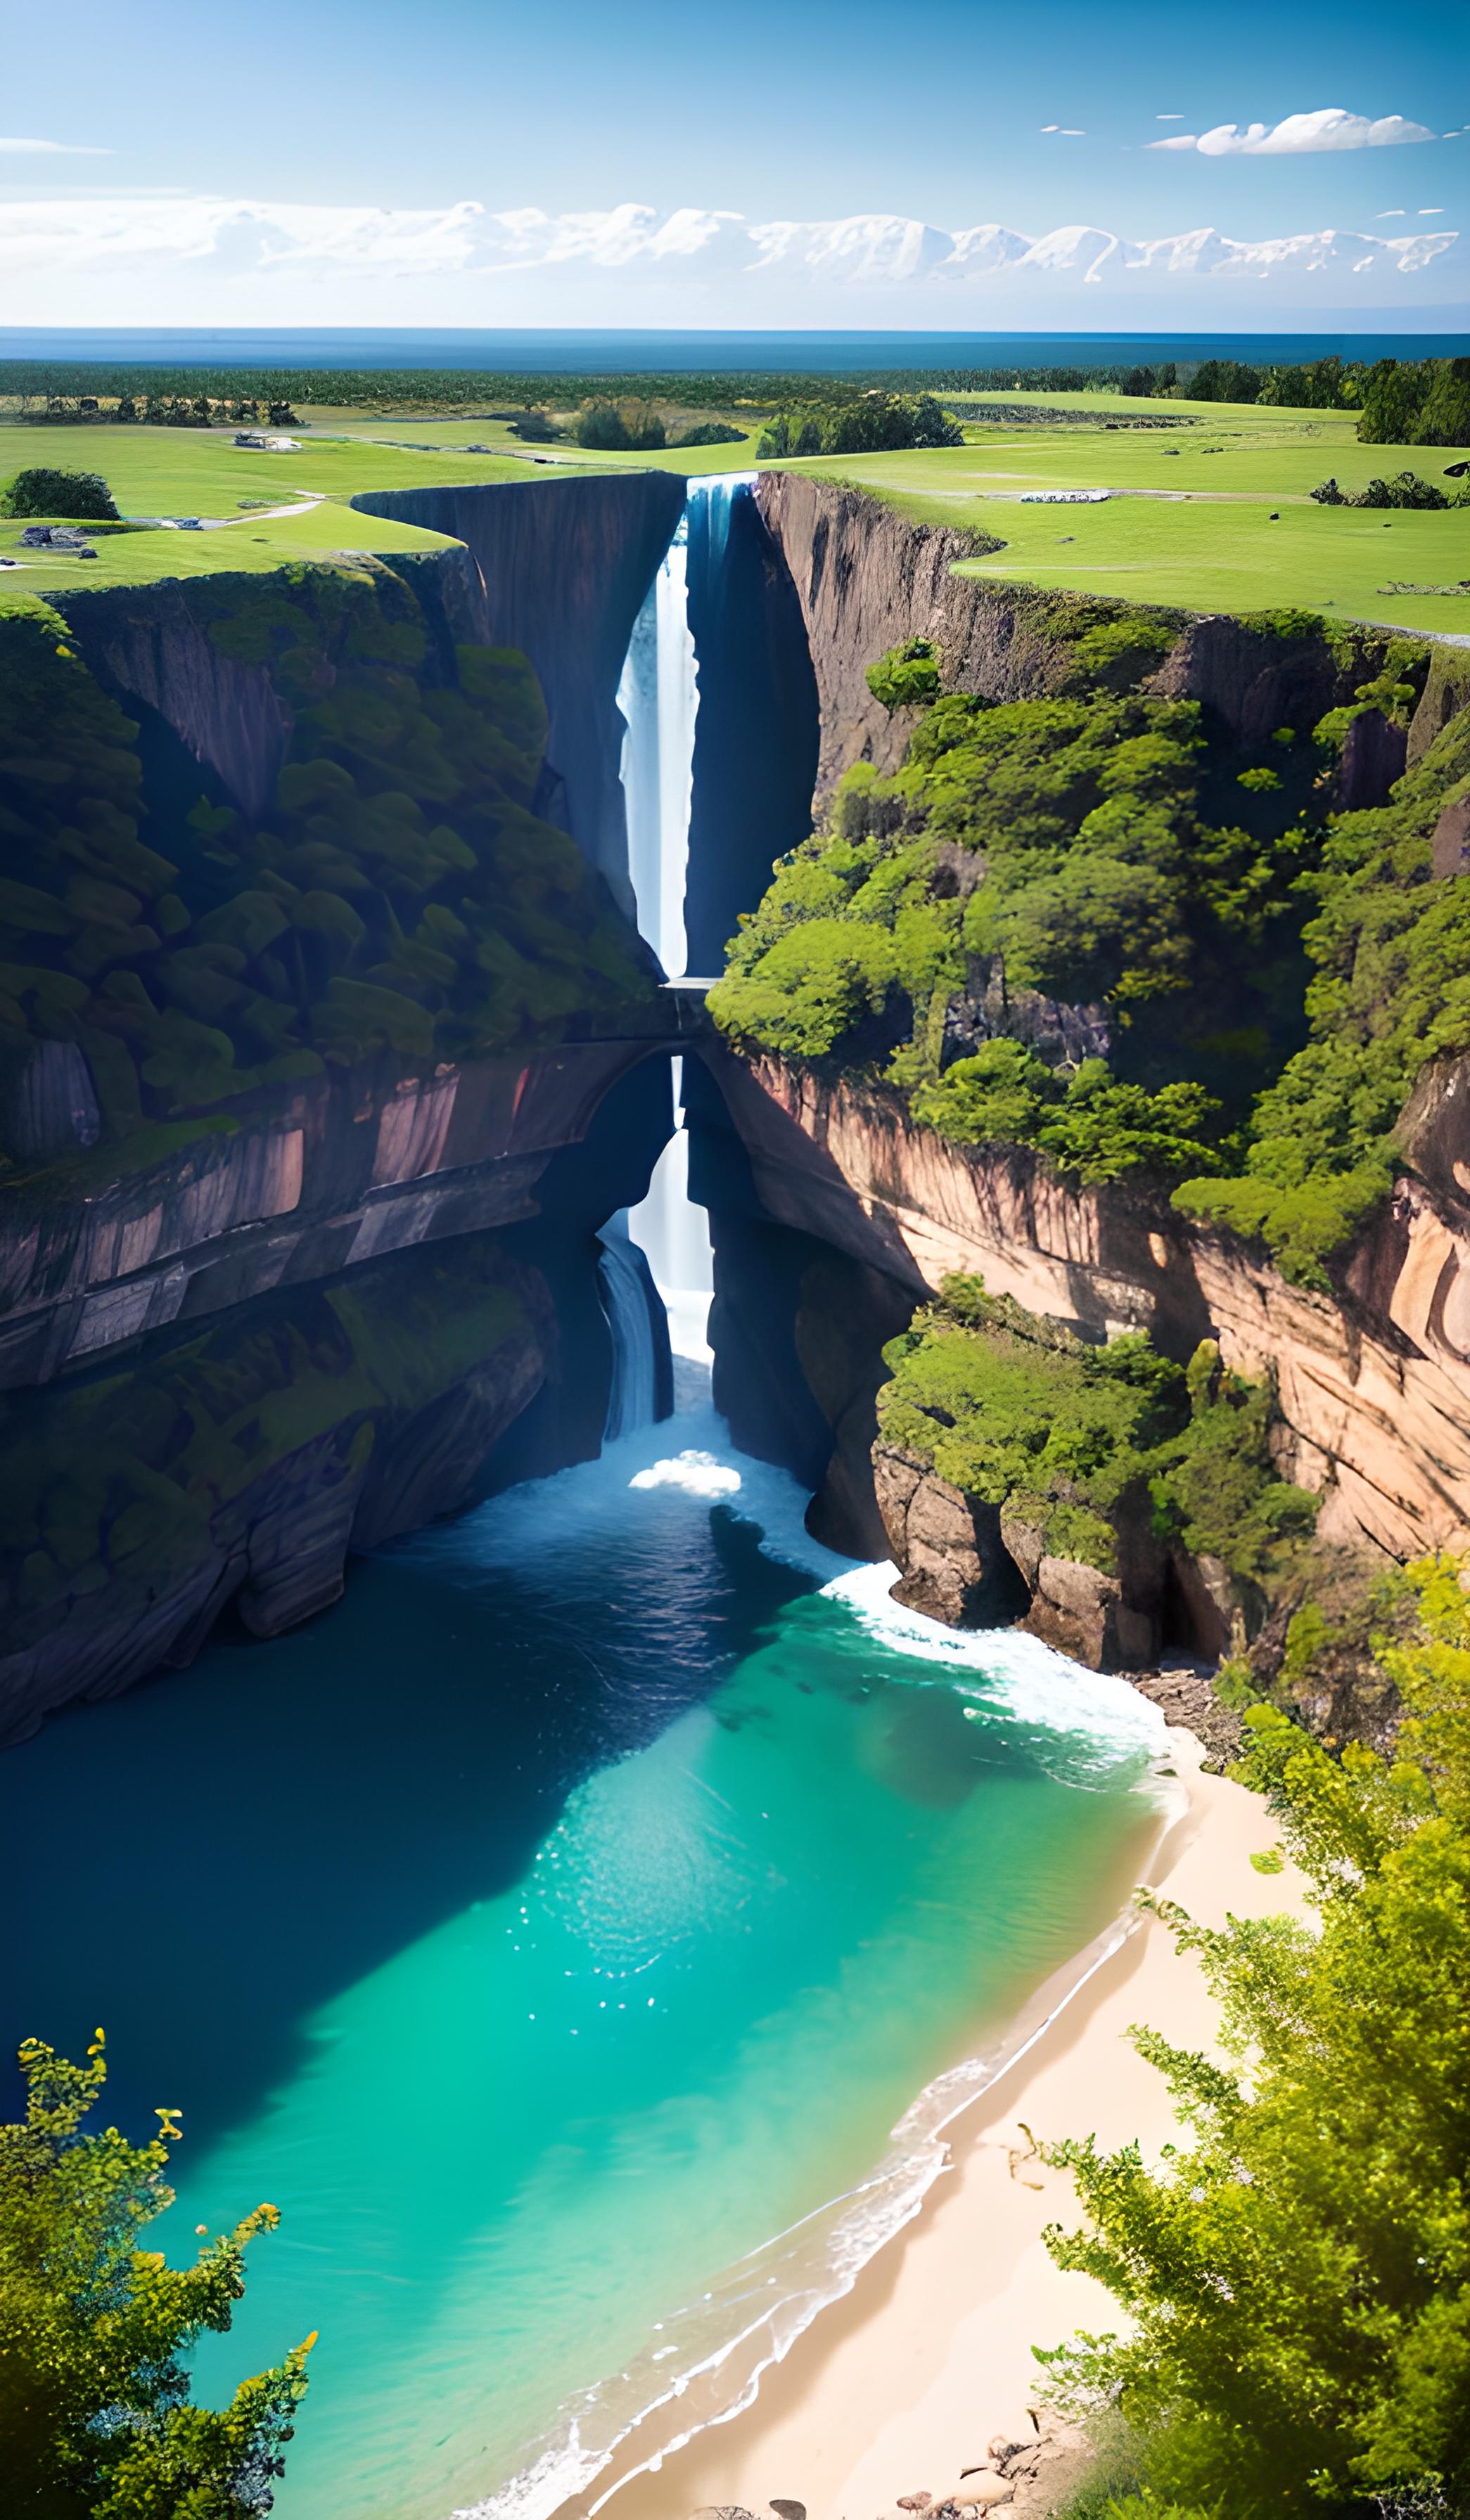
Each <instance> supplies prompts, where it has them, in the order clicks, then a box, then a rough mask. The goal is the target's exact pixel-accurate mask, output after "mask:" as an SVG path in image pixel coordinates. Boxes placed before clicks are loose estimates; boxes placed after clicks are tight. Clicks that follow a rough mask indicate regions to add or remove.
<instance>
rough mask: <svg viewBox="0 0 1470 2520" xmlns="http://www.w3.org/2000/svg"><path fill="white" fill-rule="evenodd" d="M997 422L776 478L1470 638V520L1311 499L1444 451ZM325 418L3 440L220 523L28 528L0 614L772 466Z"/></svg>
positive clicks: (1318, 436) (1140, 589)
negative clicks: (627, 487)
mask: <svg viewBox="0 0 1470 2520" xmlns="http://www.w3.org/2000/svg"><path fill="white" fill-rule="evenodd" d="M996 399H997V401H1000V400H1003V403H1004V406H1005V410H1004V413H1003V414H1002V415H1001V416H999V417H997V418H995V419H988V418H986V417H984V416H982V417H981V418H979V419H977V420H976V421H974V422H973V423H970V424H967V426H966V432H965V444H964V445H963V446H959V447H953V448H935V449H926V450H913V451H906V452H903V453H896V454H888V455H870V456H841V457H814V458H808V459H805V460H804V461H798V460H793V459H787V460H785V461H784V462H783V464H782V467H781V469H782V470H788V471H792V472H813V473H815V474H817V475H818V476H820V477H822V478H824V479H829V480H838V481H843V482H847V483H850V484H851V485H852V486H853V487H855V488H859V489H863V490H866V491H869V492H870V493H872V494H873V495H874V496H875V497H878V498H880V499H883V500H885V501H886V502H888V503H889V504H891V505H893V506H895V507H896V508H898V509H899V510H900V511H901V512H902V513H903V514H904V515H907V516H910V517H914V518H915V519H917V520H921V521H924V522H929V523H936V524H948V525H957V526H960V527H965V528H971V529H974V530H976V531H977V532H980V533H984V534H987V535H989V536H993V537H994V538H995V539H996V540H997V541H998V542H1000V543H1001V544H1002V545H1003V546H1004V548H1003V549H1002V550H1000V551H996V552H993V553H990V554H988V555H987V556H985V557H982V558H978V559H976V560H974V561H966V562H961V563H960V565H961V567H962V569H963V570H964V571H965V572H966V573H971V572H973V573H976V574H980V575H984V576H987V577H993V578H997V579H1006V578H1022V579H1025V580H1027V581H1028V582H1030V583H1032V584H1034V585H1037V586H1041V587H1046V588H1058V589H1061V588H1075V589H1077V590H1079V591H1081V592H1092V593H1096V594H1106V595H1113V596H1120V597H1126V598H1131V599H1132V600H1133V601H1135V602H1138V603H1140V604H1162V605H1171V606H1178V607H1184V608H1187V609H1194V610H1200V611H1240V610H1256V609H1261V608H1263V607H1278V606H1282V605H1295V606H1302V607H1307V608H1309V609H1310V610H1314V611H1321V612H1325V613H1333V614H1336V615H1337V616H1338V617H1339V618H1341V619H1349V620H1361V621H1370V622H1376V623H1381V624H1385V625H1387V626H1390V627H1393V628H1397V629H1403V630H1414V631H1418V632H1421V633H1423V632H1428V633H1431V634H1436V635H1438V636H1440V637H1447V636H1448V637H1466V636H1470V507H1465V508H1461V509H1457V510H1452V511H1448V512H1444V511H1438V512H1427V511H1412V510H1410V511H1401V510H1389V511H1384V510H1378V509H1358V510H1355V509H1350V508H1341V507H1339V508H1329V507H1321V506H1318V505H1316V504H1315V503H1314V502H1313V501H1312V499H1311V496H1310V493H1311V491H1312V489H1313V488H1314V487H1315V486H1316V484H1317V483H1318V482H1320V481H1322V480H1324V479H1326V478H1328V477H1329V476H1331V477H1334V478H1335V479H1336V480H1337V482H1338V484H1339V486H1340V488H1341V489H1342V490H1343V491H1344V492H1345V493H1347V494H1350V495H1351V494H1353V493H1355V492H1357V491H1360V490H1362V489H1363V488H1364V487H1365V486H1366V484H1367V483H1368V482H1369V481H1370V480H1371V479H1372V478H1373V477H1374V476H1375V475H1376V474H1380V473H1382V474H1394V473H1397V472H1404V471H1408V472H1417V473H1419V474H1421V475H1422V476H1423V477H1424V478H1426V479H1429V480H1432V481H1436V482H1439V481H1441V479H1442V476H1443V474H1444V472H1445V466H1446V460H1447V459H1446V451H1445V449H1443V448H1439V447H1412V446H1360V445H1359V444H1358V443H1357V438H1356V421H1355V415H1354V414H1353V413H1352V412H1328V411H1313V412H1303V411H1297V410H1285V409H1282V410H1276V409H1272V408H1270V407H1266V406H1262V405H1251V406H1245V405H1232V404H1221V403H1195V404H1191V403H1186V402H1172V401H1171V402H1143V401H1139V400H1138V399H1137V398H1131V399H1130V398H1127V397H1125V396H1123V395H1117V394H1109V393H1086V394H1080V393H1079V394H1045V395H1042V394H1034V393H1032V394H1029V393H1025V392H1021V391H1017V392H1015V393H1010V394H1006V395H1005V396H1003V397H997V398H996ZM960 401H961V406H962V407H963V408H974V407H975V406H974V404H973V403H972V402H971V401H970V398H968V397H960ZM981 409H982V412H983V409H984V406H983V404H982V405H981ZM1017 415H1020V416H1019V417H1018V416H1017ZM313 417H314V418H315V419H316V420H317V422H318V424H321V423H329V425H330V430H331V433H330V434H328V433H327V429H326V427H320V433H319V432H318V428H307V429H303V430H302V433H301V436H300V442H299V447H298V448H296V449H294V450H291V451H288V452H283V453H279V454H275V453H261V452H256V451H253V450H250V449H245V448H238V447H236V446H235V445H234V443H233V432H231V431H227V430H223V429H198V430H195V429H180V428H146V427H97V428H90V427H76V426H73V425H67V426H62V427H48V426H46V425H44V424H37V425H32V424H29V423H24V422H15V423H9V424H7V425H5V426H3V427H0V479H4V478H6V477H8V476H9V475H10V473H12V472H17V471H19V470H20V469H21V468H22V467H23V466H25V465H42V464H44V465H57V466H62V467H70V468H75V469H80V470H89V471H90V470H96V471H99V472H103V473H105V475H106V477H107V479H108V481H109V482H110V484H111V486H112V490H113V494H114V497H115V500H116V503H117V506H118V508H119V510H120V511H121V513H122V515H123V517H124V518H128V517H203V518H205V519H207V520H208V525H207V530H206V531H204V532H201V533H194V532H190V531H183V532H180V531H177V530H174V529H172V528H168V527H164V528H154V529H144V530H139V531H129V532H126V533H117V532H113V533H111V534H104V535H101V536H100V537H99V538H98V539H97V540H96V545H95V548H96V552H97V557H96V559H95V560H92V561H84V562H83V561H77V560H76V559H75V558H74V557H71V556H69V555H67V554H64V553H63V554H57V555H55V556H48V555H47V554H46V553H44V552H34V553H30V552H27V553H24V554H23V553H22V552H21V550H20V536H21V527H20V525H19V524H4V523H0V558H7V557H8V558H13V559H15V560H17V561H19V562H20V563H21V564H20V565H19V566H17V567H14V568H8V569H6V570H5V571H4V573H3V576H0V607H5V606H7V605H10V606H14V605H15V603H16V602H17V601H19V600H22V599H23V598H26V597H35V596H40V597H44V596H45V595H47V594H48V593H50V592H51V591H53V590H54V589H57V588H60V587H63V586H69V585H74V584H77V583H84V584H87V585H103V586H106V585H130V584H137V583H140V582H143V581H146V580H148V579H151V578H156V577H192V576H200V575H204V574H207V573H211V572H213V571H215V570H219V569H231V570H252V571H259V570H269V569H273V568H277V567H280V566H281V565H283V563H285V562H289V561H300V560H305V559H314V560H326V559H329V558H330V557H331V556H332V555H333V554H334V553H337V552H342V553H345V554H347V555H353V554H358V553H361V552H364V551H367V552H372V553H385V554H387V553H391V552H394V551H413V550H432V549H433V548H435V546H436V543H437V542H438V541H439V539H440V538H439V537H437V536H436V535H433V534H430V533H426V532H424V531H422V530H420V529H419V528H417V527H414V526H410V525H400V524H394V523H391V522H390V521H388V520H386V519H384V518H382V517H364V516H360V515H358V514H356V513H354V512H352V511H350V509H349V507H348V502H349V501H350V499H351V497H352V495H353V494H354V493H355V492H357V491H359V490H370V489H372V490H377V489H390V488H395V487H400V486H401V487H412V486H418V485H425V484H439V483H455V482H485V481H526V480H532V479H536V478H545V477H546V476H547V474H548V473H550V472H579V473H588V472H624V471H629V470H631V471H635V472H636V471H641V470H646V469H648V468H650V467H656V468H657V469H658V470H660V471H667V472H681V473H684V474H686V475H688V476H690V477H698V476H699V475H701V474H705V473H711V472H738V471H741V470H745V469H748V468H751V469H754V468H755V466H756V465H757V462H758V458H757V455H756V446H757V443H758V430H756V429H753V433H752V435H751V437H750V438H749V440H748V441H747V443H746V444H745V445H743V446H740V445H735V446H703V447H682V448H668V449H661V450H659V451H657V452H654V453H627V454H603V453H599V454H590V453H583V452H582V451H581V450H579V449H578V448H577V447H576V446H575V445H574V444H573V443H572V442H570V441H568V440H563V441H560V442H558V443H555V444H553V445H551V446H548V447H535V448H532V447H529V446H527V445H525V444H523V443H522V442H521V441H519V440H518V439H517V438H515V437H514V436H513V435H512V433H511V431H510V428H509V427H508V426H507V424H506V422H505V421H504V420H503V419H491V418H490V417H489V416H488V415H486V414H479V415H477V414H475V413H474V412H471V413H469V414H465V415H460V416H456V417H452V418H446V419H445V418H435V419H428V418H422V417H418V416H414V415H410V416H408V417H406V418H396V417H388V418H385V417H383V416H381V415H375V414H371V413H367V412H355V411H347V412H338V411H333V412H331V413H330V414H327V413H325V412H323V413H321V414H317V415H313ZM1140 423H1142V424H1145V425H1142V426H1140V425H1139V424H1140ZM1129 424H1131V425H1129ZM742 425H745V423H744V421H743V422H742ZM288 433H294V432H288ZM473 450H481V451H473ZM762 469H764V468H762ZM1065 489H1079V490H1080V489H1101V490H1106V491H1107V492H1108V493H1109V496H1108V497H1107V499H1106V500H1105V501H1103V502H1101V503H1099V504H1096V505H1089V506H1076V507H1065V508H1057V507H1050V506H1036V505H1030V504H1027V494H1028V493H1034V492H1037V491H1045V490H1065Z"/></svg>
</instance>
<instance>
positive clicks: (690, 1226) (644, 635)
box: [618, 472, 755, 1364]
mask: <svg viewBox="0 0 1470 2520" xmlns="http://www.w3.org/2000/svg"><path fill="white" fill-rule="evenodd" d="M754 478H755V475H754V474H753V473H745V472H742V473H723V474H714V475H712V476H710V477H708V478H706V479H704V480H695V481H691V483H690V485H689V497H688V505H687V508H686V513H685V516H684V517H683V519H682V520H681V521H680V524H679V527H678V530H677V532H676V533H675V535H674V539H673V541H672V543H671V544H670V545H669V548H668V550H667V552H666V555H665V558H664V561H663V562H662V563H661V565H660V568H659V572H658V575H657V576H656V578H655V579H654V582H653V585H652V587H651V588H650V589H649V593H648V597H647V600H646V602H645V604H644V606H643V609H642V611H641V612H640V613H639V615H638V619H637V621H636V623H635V624H634V628H633V635H632V638H631V640H630V641H629V643H628V652H627V659H626V662H625V663H624V665H623V669H622V679H621V681H620V684H619V687H618V705H619V707H620V710H621V712H622V716H623V720H624V724H625V727H626V733H625V735H624V738H623V745H622V787H623V794H624V798H625V800H626V810H627V825H628V872H629V874H630V876H631V877H632V884H633V891H634V893H635V895H636V897H637V903H638V925H639V928H640V930H641V932H642V934H643V935H644V936H645V937H646V939H647V941H648V943H649V944H650V945H651V946H652V947H653V949H654V952H655V953H656V954H657V955H658V957H659V960H660V962H661V963H662V964H663V966H664V969H665V971H666V973H667V975H668V976H669V978H670V979H679V978H682V977H683V975H684V973H685V970H686V968H687V963H686V947H685V932H684V893H685V884H686V879H687V875H688V866H689V815H690V807H691V803H692V800H693V793H694V731H695V719H696V717H697V714H698V711H699V668H698V665H697V663H696V659H695V650H694V639H693V636H692V633H691V631H690V627H689V518H690V515H691V513H693V514H694V515H695V516H696V517H697V518H698V522H699V525H700V540H701V553H702V566H703V567H704V568H705V569H706V570H707V571H708V570H710V569H712V568H716V567H717V566H718V562H719V558H720V556H721V555H722V553H723V550H724V546H725V541H726V538H727V535H728V532H729V519H730V511H731V507H732V504H733V501H734V499H735V496H736V493H737V492H738V491H739V490H740V489H741V488H742V487H743V486H744V484H745V483H747V482H748V481H751V480H753V479H754ZM672 1066H673V1091H674V1101H675V1105H676V1106H681V1099H682V1088H683V1060H682V1059H678V1058H676V1059H674V1060H673V1062H672ZM680 1119H681V1120H682V1109H681V1108H680ZM628 1231H629V1233H630V1235H631V1237H632V1239H633V1241H634V1243H635V1244H637V1245H638V1246H639V1247H640V1248H641V1249H642V1250H643V1251H644V1252H645V1253H646V1254H647V1257H648V1263H649V1267H650V1269H651V1270H652V1272H653V1278H654V1283H655V1285H656V1286H657V1287H658V1290H659V1293H660V1295H661V1296H662V1298H663V1300H664V1303H665V1305H666V1309H667V1313H668V1325H669V1338H670V1343H671V1345H672V1348H673V1351H674V1354H675V1355H676V1356H682V1357H687V1358H690V1359H692V1360H693V1361H695V1362H696V1363H700V1364H708V1363H709V1362H710V1348H709V1343H708V1340H707V1336H706V1330H707V1325H708V1320H709V1312H710V1296H711V1291H712V1285H713V1264H712V1254H711V1249H710V1229H709V1223H708V1220H707V1218H706V1214H705V1211H704V1209H703V1208H702V1207H696V1206H695V1205H694V1204H693V1202H692V1201H691V1199H690V1196H689V1141H688V1139H687V1137H686V1136H685V1134H684V1130H683V1128H682V1126H679V1127H678V1128H676V1129H675V1131H674V1134H673V1136H672V1138H671V1139H670V1140H669V1143H668V1145H667V1146H666V1148H665V1149H664V1152H663V1154H662V1155H661V1156H660V1158H659V1161H658V1164H657V1166H656V1168H655V1171H654V1176H653V1179H652V1181H651V1182H650V1184H649V1187H648V1195H647V1197H646V1198H644V1199H642V1200H640V1202H639V1204H638V1205H637V1206H636V1207H635V1208H633V1209H631V1210H630V1212H629V1215H628Z"/></svg>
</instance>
